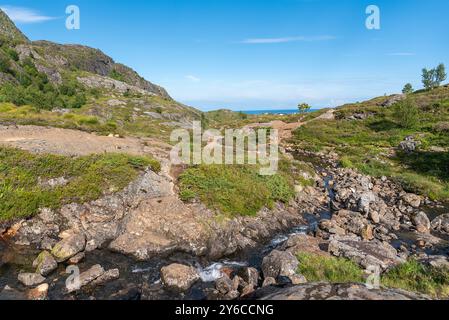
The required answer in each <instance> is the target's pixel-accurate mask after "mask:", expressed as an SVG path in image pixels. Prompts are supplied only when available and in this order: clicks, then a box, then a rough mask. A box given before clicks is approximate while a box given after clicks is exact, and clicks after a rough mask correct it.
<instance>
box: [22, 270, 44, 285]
mask: <svg viewBox="0 0 449 320" xmlns="http://www.w3.org/2000/svg"><path fill="white" fill-rule="evenodd" d="M17 279H18V280H19V282H21V283H22V284H23V285H24V286H26V287H34V286H37V285H39V284H41V283H42V282H44V281H45V278H44V277H43V276H41V275H40V274H38V273H19V275H18V277H17Z"/></svg>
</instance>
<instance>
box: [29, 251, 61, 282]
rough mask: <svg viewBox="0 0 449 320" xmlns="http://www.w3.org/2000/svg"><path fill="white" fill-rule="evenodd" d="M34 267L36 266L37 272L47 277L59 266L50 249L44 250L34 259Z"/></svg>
mask: <svg viewBox="0 0 449 320" xmlns="http://www.w3.org/2000/svg"><path fill="white" fill-rule="evenodd" d="M33 268H36V273H39V274H40V275H42V276H44V277H46V276H48V275H49V274H51V273H52V272H53V271H55V270H56V269H57V268H58V263H57V262H56V260H55V258H53V256H52V255H51V254H50V253H49V252H48V251H42V252H41V253H40V254H39V256H38V257H37V258H36V260H34V261H33Z"/></svg>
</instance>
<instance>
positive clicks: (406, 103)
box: [393, 98, 419, 129]
mask: <svg viewBox="0 0 449 320" xmlns="http://www.w3.org/2000/svg"><path fill="white" fill-rule="evenodd" d="M393 117H394V118H395V120H396V123H397V124H398V125H399V126H400V127H403V128H406V129H413V128H415V127H416V125H417V124H418V122H419V109H418V106H417V105H416V103H415V102H414V101H413V100H412V99H410V98H409V99H406V100H403V101H399V102H398V103H396V104H395V105H394V106H393Z"/></svg>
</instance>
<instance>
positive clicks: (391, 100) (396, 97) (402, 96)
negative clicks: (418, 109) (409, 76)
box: [381, 94, 406, 108]
mask: <svg viewBox="0 0 449 320" xmlns="http://www.w3.org/2000/svg"><path fill="white" fill-rule="evenodd" d="M405 98H406V95H405V94H395V95H392V96H390V97H388V99H387V100H385V101H384V102H382V103H381V106H382V107H386V108H388V107H391V106H392V105H394V104H395V103H397V102H399V101H401V100H404V99H405Z"/></svg>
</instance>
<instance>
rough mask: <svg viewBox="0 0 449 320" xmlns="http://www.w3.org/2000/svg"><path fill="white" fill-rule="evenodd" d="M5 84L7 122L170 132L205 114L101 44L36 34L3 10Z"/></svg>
mask: <svg viewBox="0 0 449 320" xmlns="http://www.w3.org/2000/svg"><path fill="white" fill-rule="evenodd" d="M0 84H1V87H0V104H1V103H3V104H2V105H0V111H1V112H0V122H2V123H4V124H11V123H13V124H38V125H50V126H57V127H68V128H73V129H81V130H86V131H95V132H100V133H114V134H123V135H125V134H127V135H136V136H151V137H153V136H157V137H164V138H165V136H166V135H164V132H165V133H167V134H168V132H170V131H171V130H172V129H171V128H173V127H190V124H191V121H192V120H194V119H199V118H200V117H201V113H200V112H199V111H197V110H195V109H193V108H189V107H187V106H185V105H182V104H180V103H178V102H176V101H174V100H173V99H172V98H171V97H170V96H169V94H168V93H167V91H166V90H165V89H164V88H162V87H160V86H158V85H155V84H153V83H151V82H149V81H147V80H145V79H144V78H142V77H141V76H140V75H138V74H137V72H135V71H134V70H132V69H131V68H129V67H127V66H125V65H123V64H119V63H116V62H115V61H114V60H113V59H112V58H111V57H109V56H107V55H106V54H104V53H103V52H101V51H100V50H98V49H93V48H89V47H85V46H81V45H60V44H56V43H52V42H48V41H29V40H28V39H27V38H26V36H24V35H23V34H22V33H21V32H20V30H19V29H17V27H16V26H15V25H14V24H13V23H12V21H11V20H10V19H9V18H8V17H7V16H6V14H4V13H3V12H0ZM5 103H10V104H9V105H8V104H5Z"/></svg>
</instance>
